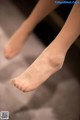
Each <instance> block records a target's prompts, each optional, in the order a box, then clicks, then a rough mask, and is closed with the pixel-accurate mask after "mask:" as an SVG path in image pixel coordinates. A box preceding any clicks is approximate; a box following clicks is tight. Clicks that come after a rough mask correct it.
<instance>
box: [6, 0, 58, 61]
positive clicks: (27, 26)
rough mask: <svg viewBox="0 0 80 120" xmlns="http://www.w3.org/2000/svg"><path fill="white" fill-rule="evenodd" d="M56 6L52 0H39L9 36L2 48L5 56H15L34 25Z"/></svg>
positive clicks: (9, 57)
mask: <svg viewBox="0 0 80 120" xmlns="http://www.w3.org/2000/svg"><path fill="white" fill-rule="evenodd" d="M58 6H59V5H57V4H54V3H53V0H39V2H38V3H37V5H36V6H35V8H34V9H33V11H32V13H31V14H30V16H29V17H28V18H27V19H26V20H25V21H24V22H23V23H22V25H21V26H20V27H19V29H18V30H17V31H16V32H15V33H14V34H13V35H12V37H11V38H10V40H9V42H8V44H7V45H6V47H5V49H4V55H5V57H6V58H8V59H11V58H13V57H14V56H16V55H17V54H18V53H19V52H20V50H21V48H22V47H23V44H24V42H25V41H26V40H27V38H28V36H29V35H30V33H31V32H32V30H33V29H34V27H35V26H36V25H37V24H38V23H39V22H40V21H41V20H42V19H43V18H44V17H46V16H47V15H48V14H49V13H50V12H51V11H52V10H54V9H55V8H56V7H58ZM33 18H34V19H33Z"/></svg>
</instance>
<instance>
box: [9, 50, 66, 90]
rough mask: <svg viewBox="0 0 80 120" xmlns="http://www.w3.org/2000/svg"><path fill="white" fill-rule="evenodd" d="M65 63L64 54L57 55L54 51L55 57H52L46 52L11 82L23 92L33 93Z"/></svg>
mask: <svg viewBox="0 0 80 120" xmlns="http://www.w3.org/2000/svg"><path fill="white" fill-rule="evenodd" d="M55 51H56V50H55ZM63 62H64V56H63V55H62V54H59V53H58V54H56V53H55V52H54V51H53V56H50V54H49V53H48V50H44V51H43V53H42V54H41V55H40V56H39V57H38V58H37V59H36V60H35V61H34V62H33V64H32V65H31V66H30V67H29V68H28V69H27V70H26V71H25V72H24V73H22V74H21V75H20V76H18V77H17V78H15V79H13V80H12V81H11V82H12V84H13V85H14V86H15V87H17V88H18V89H20V90H21V91H23V92H28V91H32V90H34V89H36V88H37V87H39V86H40V85H41V84H42V83H43V82H45V81H46V80H47V79H48V78H49V77H50V76H51V75H52V74H54V73H55V72H57V71H58V70H59V69H60V68H61V67H62V65H63Z"/></svg>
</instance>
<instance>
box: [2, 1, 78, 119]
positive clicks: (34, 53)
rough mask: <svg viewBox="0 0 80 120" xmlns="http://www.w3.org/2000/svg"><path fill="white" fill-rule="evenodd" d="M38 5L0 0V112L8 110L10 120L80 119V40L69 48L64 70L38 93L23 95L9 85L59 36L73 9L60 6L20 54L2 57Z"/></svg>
mask: <svg viewBox="0 0 80 120" xmlns="http://www.w3.org/2000/svg"><path fill="white" fill-rule="evenodd" d="M37 2H38V0H24V1H23V0H6V1H5V0H0V111H9V112H10V120H45V119H46V120H79V116H80V42H79V39H80V38H78V39H77V40H76V42H75V43H74V44H73V45H72V46H71V48H70V49H69V51H68V53H67V56H66V59H65V62H64V66H63V68H62V69H61V70H60V71H59V72H57V73H56V74H55V75H53V76H51V77H50V78H49V80H48V81H47V82H45V83H44V84H43V85H41V86H40V87H39V88H38V89H37V90H35V91H33V92H28V93H25V94H24V93H22V92H21V91H19V90H18V89H16V88H15V87H13V86H12V85H11V84H10V83H9V81H10V79H12V78H14V77H15V76H17V75H19V74H20V73H22V72H23V71H24V70H25V69H26V68H27V67H28V66H29V65H30V64H31V63H32V62H33V61H34V60H35V59H36V58H37V57H38V56H39V54H40V53H41V52H42V51H43V50H44V49H45V47H46V46H47V45H48V44H50V42H51V41H52V40H53V39H54V38H55V37H56V35H57V34H58V33H59V31H60V30H61V28H62V26H63V25H64V23H65V21H66V18H67V16H68V14H69V12H70V10H71V8H72V5H61V6H59V7H58V8H57V9H56V10H55V11H53V12H52V13H51V14H50V15H49V16H47V17H46V18H45V19H44V20H43V21H42V22H40V23H39V24H38V25H37V26H36V28H35V29H34V31H33V33H32V34H31V35H30V37H29V38H28V40H27V42H26V44H25V45H24V47H23V49H22V51H21V53H20V54H19V55H18V56H17V57H15V58H14V59H12V60H7V59H6V58H5V57H4V54H3V50H4V47H5V45H6V43H7V42H8V40H9V38H10V37H11V36H12V35H13V33H14V32H15V31H16V30H17V29H18V28H19V26H20V25H21V23H22V22H23V21H24V20H25V19H26V18H27V17H28V16H29V14H30V13H31V11H32V10H33V8H34V7H35V5H36V4H37Z"/></svg>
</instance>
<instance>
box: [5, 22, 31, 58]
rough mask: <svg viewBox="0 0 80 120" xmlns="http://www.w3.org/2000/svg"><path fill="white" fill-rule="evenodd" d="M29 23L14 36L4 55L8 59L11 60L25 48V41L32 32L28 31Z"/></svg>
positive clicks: (22, 26) (23, 25)
mask: <svg viewBox="0 0 80 120" xmlns="http://www.w3.org/2000/svg"><path fill="white" fill-rule="evenodd" d="M27 26H28V25H27V22H26V25H25V22H24V23H23V24H22V25H21V27H20V28H19V29H18V30H17V31H16V32H15V33H14V34H13V36H12V37H11V38H10V40H9V42H8V44H7V45H6V47H5V49H4V55H5V57H6V58H8V59H11V58H13V57H14V56H16V55H17V54H18V53H19V52H20V50H21V48H22V47H23V44H24V41H25V40H26V39H27V38H28V36H29V34H30V33H31V31H30V30H29V28H28V29H27Z"/></svg>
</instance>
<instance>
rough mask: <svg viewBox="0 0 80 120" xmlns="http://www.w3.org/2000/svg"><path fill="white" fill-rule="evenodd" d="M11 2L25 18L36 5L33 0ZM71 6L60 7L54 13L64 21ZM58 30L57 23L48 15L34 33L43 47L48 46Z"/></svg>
mask: <svg viewBox="0 0 80 120" xmlns="http://www.w3.org/2000/svg"><path fill="white" fill-rule="evenodd" d="M12 2H13V3H14V4H15V5H16V6H17V7H18V8H19V9H20V11H21V12H22V13H23V14H24V15H25V17H28V15H29V14H30V13H31V11H32V10H33V8H34V6H35V5H36V3H37V2H36V1H35V0H24V1H23V0H12ZM72 6H73V5H61V6H59V7H58V8H57V9H56V12H57V13H58V14H59V15H60V16H61V17H62V18H63V19H64V20H66V18H67V16H68V14H69V12H70V10H71V8H72ZM52 24H53V26H52ZM60 29H61V28H60V27H59V26H58V25H57V23H56V22H55V21H54V20H53V19H51V17H50V15H48V17H46V18H45V19H44V20H43V21H41V22H40V23H39V24H38V25H37V26H36V28H35V29H34V32H35V33H36V34H37V36H38V37H39V38H40V40H41V41H42V42H43V43H44V44H45V45H48V44H49V43H50V42H51V41H52V40H53V39H54V38H55V37H56V35H57V34H58V33H59V31H60Z"/></svg>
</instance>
